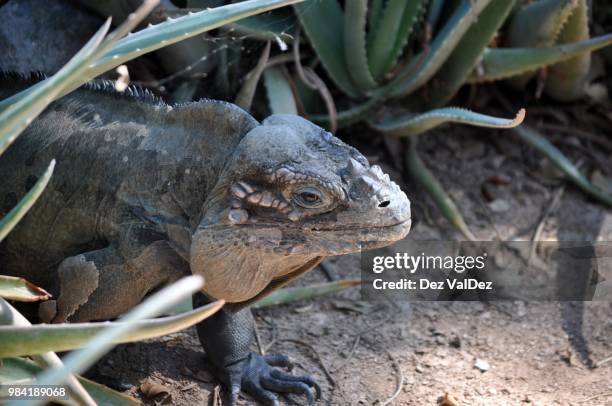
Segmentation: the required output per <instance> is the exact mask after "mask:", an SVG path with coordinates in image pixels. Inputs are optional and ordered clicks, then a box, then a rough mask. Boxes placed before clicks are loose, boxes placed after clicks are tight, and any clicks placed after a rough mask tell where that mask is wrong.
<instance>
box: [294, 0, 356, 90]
mask: <svg viewBox="0 0 612 406" xmlns="http://www.w3.org/2000/svg"><path fill="white" fill-rule="evenodd" d="M294 8H295V11H296V13H297V15H298V19H299V20H300V23H301V24H302V27H303V28H304V31H306V35H307V36H308V39H309V40H310V45H311V46H312V47H313V48H314V49H315V51H316V52H317V56H318V57H319V59H320V60H321V63H322V64H323V67H324V68H325V70H326V71H327V73H328V74H329V76H330V77H331V78H332V80H333V81H334V83H335V84H336V85H337V86H338V87H339V88H340V90H342V91H343V92H344V93H346V94H347V95H348V96H350V97H357V96H358V95H359V91H358V90H357V88H356V87H355V85H354V84H353V82H352V81H351V77H350V74H349V68H348V66H347V62H346V58H345V55H344V40H343V35H344V15H343V14H342V8H341V7H340V4H339V3H338V0H312V1H308V2H305V3H302V4H298V5H295V6H294Z"/></svg>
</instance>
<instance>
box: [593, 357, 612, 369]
mask: <svg viewBox="0 0 612 406" xmlns="http://www.w3.org/2000/svg"><path fill="white" fill-rule="evenodd" d="M610 361H612V357H608V358H604V359H602V360H601V361H597V362H596V363H595V366H596V367H597V368H599V367H600V366H602V365H604V364H607V363H608V362H610Z"/></svg>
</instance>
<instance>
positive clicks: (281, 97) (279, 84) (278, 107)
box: [264, 66, 298, 115]
mask: <svg viewBox="0 0 612 406" xmlns="http://www.w3.org/2000/svg"><path fill="white" fill-rule="evenodd" d="M264 84H265V85H266V90H267V92H268V103H269V104H270V110H271V111H272V114H296V115H297V114H298V110H297V104H296V103H295V97H294V95H293V91H292V90H291V85H290V84H289V82H288V81H287V78H286V77H285V74H284V73H283V71H282V69H281V68H280V67H278V66H272V67H270V68H268V69H266V70H265V71H264Z"/></svg>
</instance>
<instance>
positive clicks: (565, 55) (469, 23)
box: [264, 0, 612, 238]
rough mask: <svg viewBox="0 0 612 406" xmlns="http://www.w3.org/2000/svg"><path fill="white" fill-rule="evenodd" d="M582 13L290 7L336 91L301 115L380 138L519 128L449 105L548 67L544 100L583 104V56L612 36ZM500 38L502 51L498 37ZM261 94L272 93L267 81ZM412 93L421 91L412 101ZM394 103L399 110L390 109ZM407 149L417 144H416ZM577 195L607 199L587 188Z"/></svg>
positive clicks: (448, 210)
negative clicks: (467, 89) (440, 129)
mask: <svg viewBox="0 0 612 406" xmlns="http://www.w3.org/2000/svg"><path fill="white" fill-rule="evenodd" d="M587 6H588V2H587V0H539V1H534V2H529V3H527V4H525V5H522V4H519V2H518V1H516V0H457V1H452V2H451V1H443V0H414V1H395V0H387V1H383V0H351V1H345V2H341V1H339V0H324V1H320V0H312V1H309V2H305V3H301V4H296V5H294V6H293V8H294V11H295V15H296V16H297V19H298V21H299V23H300V25H301V28H302V29H303V31H304V33H305V37H306V38H307V39H308V41H309V44H310V48H312V50H314V52H315V53H316V57H317V60H319V61H320V65H321V67H322V69H323V70H324V71H325V74H326V76H327V78H328V79H329V80H328V81H327V87H329V88H332V89H334V88H335V89H336V91H335V92H334V91H331V93H332V94H334V101H335V104H336V105H337V106H341V107H342V108H339V109H338V112H337V113H336V111H335V110H333V111H332V110H329V112H328V114H321V112H320V111H308V108H307V109H306V110H307V111H306V112H305V114H306V115H307V116H308V117H310V118H311V119H312V120H313V121H315V122H319V123H321V124H323V125H328V126H329V127H330V128H335V124H337V125H338V126H339V127H342V126H347V125H350V124H353V123H356V122H360V121H367V123H368V125H369V126H370V127H371V128H372V129H374V130H376V131H378V132H380V133H382V134H384V135H386V136H395V137H411V138H414V137H415V136H417V135H419V134H420V136H424V135H423V134H424V133H426V132H427V131H430V130H432V129H434V128H436V127H437V126H439V125H442V124H446V123H459V124H466V125H474V126H481V127H491V128H499V129H503V128H514V127H517V126H518V125H520V124H521V122H522V121H523V119H524V117H525V114H524V113H525V112H524V110H522V111H521V112H520V113H519V114H518V115H517V117H516V118H515V119H504V118H498V117H492V116H488V115H485V114H480V113H475V112H472V111H469V110H465V109H461V108H458V107H449V106H447V104H448V103H449V102H450V101H451V100H453V98H454V97H455V95H456V94H457V92H458V91H459V90H460V89H461V87H462V86H464V85H466V84H472V85H473V84H478V83H484V82H491V81H499V80H507V79H511V80H512V83H513V84H514V85H515V86H521V87H523V86H524V85H525V84H526V82H527V81H528V80H530V79H531V78H533V77H535V75H534V73H535V72H537V71H538V70H540V69H542V68H548V70H547V72H548V75H549V77H548V78H547V79H546V82H545V87H544V91H545V92H546V93H547V94H548V95H550V96H552V97H554V98H556V99H559V100H572V99H575V98H577V97H581V96H582V95H583V94H584V92H583V90H584V84H585V81H586V77H587V74H588V72H589V67H590V54H591V53H592V52H594V51H596V50H599V49H602V48H604V47H607V46H610V45H612V34H607V35H601V36H598V37H593V38H591V37H590V36H589V27H588V25H589V20H588V9H587ZM426 30H431V32H432V33H433V35H432V37H431V40H430V41H429V42H424V41H425V39H426V38H427V36H426ZM500 37H501V38H502V39H503V40H504V41H503V42H502V43H501V44H499V41H497V40H496V39H497V38H500ZM494 44H495V45H494ZM500 45H501V46H500ZM303 63H305V64H306V63H308V61H305V62H303ZM311 64H312V63H311ZM270 69H272V68H270ZM273 69H275V70H278V69H279V68H278V67H277V66H275V67H274V68H273ZM264 75H265V74H264ZM266 87H267V88H268V92H269V93H270V84H269V81H268V80H267V81H266ZM417 91H422V93H420V94H419V95H418V96H417V95H416V92H417ZM285 95H286V92H285ZM292 96H293V98H295V99H296V104H297V105H302V103H301V98H304V99H305V98H306V93H304V92H303V91H301V90H300V86H297V85H295V86H293V87H292ZM285 97H286V96H285ZM273 104H274V103H273ZM319 104H320V103H319ZM326 104H328V105H329V103H326ZM388 104H392V105H393V106H394V109H393V111H394V112H395V114H394V115H392V116H390V115H389V114H383V113H384V111H385V109H384V107H385V106H386V105H388ZM304 105H305V106H306V107H308V106H309V105H310V106H312V103H304ZM398 105H401V106H402V107H403V109H402V110H398V109H397V108H395V107H396V106H398ZM406 107H408V108H406ZM428 108H434V109H433V110H429V111H427V109H428ZM398 111H403V113H398ZM334 121H337V122H334ZM521 139H523V140H526V139H527V138H526V137H521ZM411 144H412V145H416V142H415V140H414V139H413V140H412V141H411ZM539 150H540V151H541V152H542V153H544V154H545V155H547V156H554V155H555V154H556V153H555V152H553V151H552V150H551V149H550V148H543V149H542V148H540V149H539ZM551 154H552V155H551ZM406 155H407V156H408V157H412V158H414V159H418V154H417V150H416V148H410V149H407V152H406ZM568 162H569V161H568ZM406 168H407V170H408V171H409V172H411V173H412V175H414V176H415V177H416V178H417V179H418V180H419V181H420V183H421V184H422V185H424V186H425V189H426V190H427V191H428V192H429V193H430V194H431V195H432V197H433V198H434V200H435V201H436V202H437V204H438V205H439V207H440V208H441V210H442V212H443V213H445V216H446V217H447V218H448V219H449V221H451V223H453V224H454V225H455V226H456V227H457V228H458V230H459V231H460V232H461V233H462V234H463V235H464V236H466V238H467V237H468V236H471V233H469V232H466V230H467V228H466V227H467V226H465V227H464V224H465V222H464V221H463V220H462V219H461V220H460V221H459V220H457V219H458V218H460V216H461V215H460V214H459V212H458V211H457V209H456V207H455V206H454V204H449V202H450V203H452V201H451V200H450V198H449V197H448V196H447V195H446V193H445V192H444V190H443V189H442V187H441V186H440V183H439V182H437V181H436V180H435V178H433V175H432V174H431V173H430V172H428V171H427V170H426V168H425V167H424V165H422V162H421V161H417V162H409V163H408V165H406ZM581 182H582V181H581ZM579 184H583V183H579ZM427 185H429V186H427ZM434 186H435V187H434ZM591 186H592V185H591ZM582 189H583V190H585V191H587V192H588V193H589V194H591V195H593V196H595V197H596V198H598V199H599V200H600V201H603V202H606V201H607V200H606V199H605V198H604V199H601V195H598V194H597V193H598V192H597V189H596V188H594V187H582ZM462 224H463V225H462Z"/></svg>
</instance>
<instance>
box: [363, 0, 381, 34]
mask: <svg viewBox="0 0 612 406" xmlns="http://www.w3.org/2000/svg"><path fill="white" fill-rule="evenodd" d="M383 5H384V4H383V0H371V1H370V7H369V9H368V34H367V38H366V39H367V41H368V42H372V38H374V34H375V33H376V31H378V27H379V25H380V21H381V18H382V14H383Z"/></svg>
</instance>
